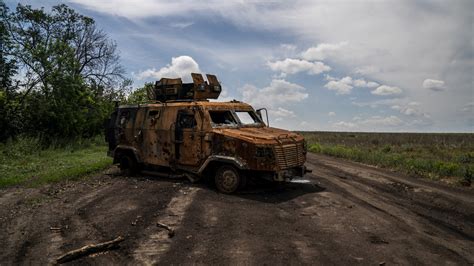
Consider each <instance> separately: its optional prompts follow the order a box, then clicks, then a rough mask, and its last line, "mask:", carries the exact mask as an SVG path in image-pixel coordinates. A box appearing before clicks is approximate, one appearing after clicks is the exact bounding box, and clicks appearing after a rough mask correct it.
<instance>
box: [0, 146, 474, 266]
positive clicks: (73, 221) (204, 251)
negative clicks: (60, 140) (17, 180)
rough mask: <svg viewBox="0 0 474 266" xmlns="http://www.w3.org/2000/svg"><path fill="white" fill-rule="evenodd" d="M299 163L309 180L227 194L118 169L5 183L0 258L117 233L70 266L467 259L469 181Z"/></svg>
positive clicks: (39, 256)
mask: <svg viewBox="0 0 474 266" xmlns="http://www.w3.org/2000/svg"><path fill="white" fill-rule="evenodd" d="M307 166H308V167H310V168H312V169H313V173H312V174H308V175H307V176H306V177H305V178H306V179H307V180H306V181H302V182H300V183H291V184H288V185H287V186H285V187H269V186H253V187H251V188H249V189H247V190H245V191H242V192H240V193H238V194H236V195H230V196H229V195H222V194H219V193H217V192H216V191H215V190H214V189H212V188H209V187H208V186H207V185H205V184H198V185H192V184H189V183H187V182H184V181H180V180H164V179H154V178H151V177H146V176H141V177H137V178H126V177H121V176H117V175H116V169H114V168H111V169H109V171H108V173H104V174H103V175H99V176H95V177H93V178H90V179H88V180H85V181H81V182H65V183H61V184H55V185H50V186H45V187H43V188H39V189H21V188H11V189H5V190H3V191H1V193H2V194H1V196H0V222H1V224H2V225H3V228H4V230H2V232H0V243H1V246H2V249H1V250H0V264H1V265H9V264H45V263H52V262H53V261H54V258H55V257H57V256H58V255H60V254H62V253H63V252H66V251H68V250H71V249H74V248H78V247H81V246H82V245H85V244H88V243H95V242H100V241H105V240H110V239H112V238H114V237H116V236H118V235H122V236H124V237H125V238H126V241H125V242H123V244H121V247H120V249H118V250H113V251H108V252H105V253H102V254H96V255H93V256H89V257H84V258H82V259H79V260H76V261H73V262H71V263H70V264H143V265H147V264H171V263H172V264H278V265H283V264H285V265H286V264H364V265H366V264H380V263H386V264H387V265H390V264H424V265H434V264H436V265H439V264H452V265H472V263H473V262H474V204H473V203H474V193H473V190H472V189H462V188H450V187H445V186H443V185H442V184H438V183H434V182H430V181H427V180H421V179H415V178H409V177H405V176H401V175H398V174H395V173H391V172H389V171H386V170H381V169H377V168H373V167H368V166H364V165H361V164H356V163H352V162H347V161H343V160H339V159H334V158H330V157H326V156H321V155H314V154H309V155H308V163H307ZM158 221H159V222H162V223H166V224H169V225H170V226H172V227H174V228H175V229H176V234H175V236H174V237H173V238H168V235H167V232H166V231H164V230H163V229H160V228H159V227H157V226H156V222H158ZM51 227H57V228H61V230H50V228H51ZM3 247H4V248H3Z"/></svg>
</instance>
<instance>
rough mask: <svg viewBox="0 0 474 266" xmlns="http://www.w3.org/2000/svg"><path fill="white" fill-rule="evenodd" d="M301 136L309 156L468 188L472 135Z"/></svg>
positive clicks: (473, 162) (472, 163) (473, 152)
mask: <svg viewBox="0 0 474 266" xmlns="http://www.w3.org/2000/svg"><path fill="white" fill-rule="evenodd" d="M303 134H304V135H305V137H306V140H307V142H308V146H309V150H310V151H311V152H315V153H322V154H327V155H330V156H335V157H341V158H345V159H350V160H354V161H358V162H362V163H366V164H371V165H376V166H380V167H386V168H391V169H394V170H397V171H400V172H404V173H407V174H410V175H414V176H420V177H428V178H431V179H443V180H445V181H448V182H451V183H460V184H465V185H469V184H471V182H472V179H473V177H472V176H473V173H474V134H414V133H411V134H410V133H340V132H303Z"/></svg>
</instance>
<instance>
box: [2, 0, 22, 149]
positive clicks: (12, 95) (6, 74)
mask: <svg viewBox="0 0 474 266" xmlns="http://www.w3.org/2000/svg"><path fill="white" fill-rule="evenodd" d="M7 14H8V8H7V6H6V5H5V3H3V1H0V128H1V129H2V130H0V141H2V140H5V139H7V138H8V137H9V136H11V135H14V134H15V133H16V132H17V131H18V130H19V128H20V126H19V125H18V123H17V122H18V119H15V114H14V111H15V109H16V107H17V101H16V98H17V97H16V96H17V93H16V92H15V88H14V86H13V82H14V81H13V76H14V75H15V74H17V64H16V61H15V59H14V58H12V57H11V49H12V44H11V40H10V35H9V34H8V31H7V27H6V22H7Z"/></svg>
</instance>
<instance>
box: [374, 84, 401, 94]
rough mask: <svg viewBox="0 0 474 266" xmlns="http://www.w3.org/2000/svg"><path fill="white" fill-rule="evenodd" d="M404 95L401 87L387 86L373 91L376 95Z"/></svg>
mask: <svg viewBox="0 0 474 266" xmlns="http://www.w3.org/2000/svg"><path fill="white" fill-rule="evenodd" d="M400 93H402V89H400V88H399V87H391V86H387V85H382V86H379V87H377V89H375V90H373V91H372V94H374V95H380V96H387V95H394V94H400Z"/></svg>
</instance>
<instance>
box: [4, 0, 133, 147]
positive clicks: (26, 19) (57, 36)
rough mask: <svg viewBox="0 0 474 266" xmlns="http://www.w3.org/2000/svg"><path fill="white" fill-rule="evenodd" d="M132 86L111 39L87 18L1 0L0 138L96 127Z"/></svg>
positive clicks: (83, 133) (69, 133)
mask: <svg viewBox="0 0 474 266" xmlns="http://www.w3.org/2000/svg"><path fill="white" fill-rule="evenodd" d="M130 86H131V81H130V79H128V78H127V77H126V76H125V70H124V68H123V66H122V65H121V64H120V57H119V53H118V50H117V44H116V43H115V42H114V41H113V40H111V39H110V38H109V37H108V36H107V34H106V33H105V32H103V31H102V30H101V29H99V28H98V27H97V25H96V23H95V21H94V20H93V19H92V18H89V17H86V16H83V15H81V14H79V13H77V12H76V11H74V10H73V9H71V8H69V7H68V6H66V5H64V4H62V5H57V6H54V7H53V8H52V9H51V11H50V12H47V11H45V10H44V9H43V8H41V9H35V8H32V7H31V6H29V5H22V4H18V6H17V7H16V9H15V10H10V9H9V8H8V7H7V6H6V4H5V3H4V2H3V0H0V141H6V140H8V139H10V138H15V137H16V136H19V135H27V136H33V137H38V138H40V139H41V140H44V141H46V142H47V141H51V140H53V139H58V138H60V139H69V138H71V139H72V138H78V137H91V136H94V135H97V134H100V133H101V132H102V130H103V121H104V120H105V119H106V118H107V117H108V116H109V115H110V113H111V111H112V110H113V108H114V104H115V103H114V101H115V100H119V101H120V100H121V101H123V100H125V99H126V95H127V90H128V89H129V88H130ZM135 94H136V93H135Z"/></svg>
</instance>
